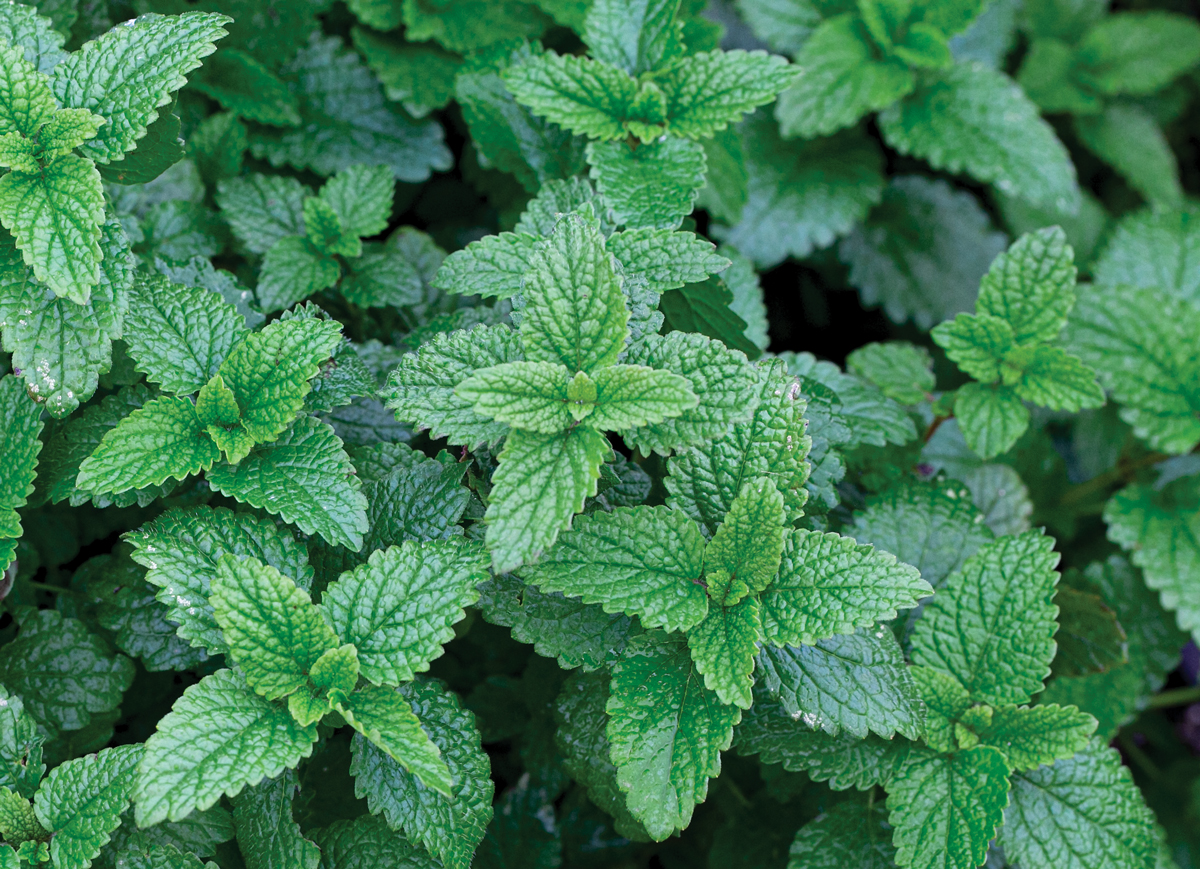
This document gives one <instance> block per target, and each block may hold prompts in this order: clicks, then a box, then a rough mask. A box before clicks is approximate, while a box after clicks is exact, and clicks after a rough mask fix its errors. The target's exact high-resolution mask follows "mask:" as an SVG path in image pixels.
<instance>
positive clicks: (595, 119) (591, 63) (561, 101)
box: [500, 52, 661, 139]
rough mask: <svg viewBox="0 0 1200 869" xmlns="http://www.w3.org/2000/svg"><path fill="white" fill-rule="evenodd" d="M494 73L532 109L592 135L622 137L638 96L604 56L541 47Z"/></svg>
mask: <svg viewBox="0 0 1200 869" xmlns="http://www.w3.org/2000/svg"><path fill="white" fill-rule="evenodd" d="M500 77H501V78H502V79H503V80H504V84H505V86H506V87H507V88H508V89H509V91H511V92H512V94H513V96H515V97H516V98H517V101H518V102H520V103H521V104H522V105H525V106H528V107H529V108H530V109H532V110H533V113H534V114H536V115H541V116H543V117H545V118H546V119H547V120H549V121H551V122H553V123H555V124H558V125H559V126H561V127H565V128H566V129H568V130H570V131H571V132H572V133H575V134H576V135H579V136H587V137H589V138H595V139H620V138H622V137H624V136H625V135H626V124H625V120H626V118H627V117H628V116H630V115H631V113H632V112H633V111H634V108H635V104H636V101H637V99H638V83H637V81H636V80H635V79H633V78H631V77H630V76H628V75H626V74H625V73H624V72H622V71H621V70H619V69H617V68H616V67H614V66H612V65H611V64H609V63H605V62H604V61H600V60H590V59H588V58H583V57H575V56H573V55H558V54H555V53H553V52H547V53H546V54H543V55H540V56H537V57H532V58H530V59H529V60H527V61H525V62H524V63H521V64H517V65H515V66H510V67H508V68H507V69H506V70H504V72H502V73H501V74H500ZM660 120H661V119H660Z"/></svg>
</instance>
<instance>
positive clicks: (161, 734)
mask: <svg viewBox="0 0 1200 869" xmlns="http://www.w3.org/2000/svg"><path fill="white" fill-rule="evenodd" d="M316 741H317V729H316V727H314V726H311V725H310V726H309V727H301V726H300V725H299V724H297V723H296V722H295V721H294V720H293V719H292V716H291V715H289V714H288V711H287V707H286V706H284V705H282V704H275V703H270V702H268V701H266V700H264V699H263V698H261V697H259V696H258V695H257V694H255V693H254V692H253V691H251V690H250V688H249V686H247V685H246V683H245V681H244V680H243V679H242V678H241V677H240V676H238V675H237V674H236V673H234V672H233V671H232V670H218V671H217V672H215V673H213V674H212V675H210V676H205V677H204V678H203V679H201V680H200V683H199V684H197V685H193V686H192V687H190V688H188V689H187V690H186V691H184V692H183V696H182V697H180V698H179V699H178V700H176V701H175V705H174V706H172V707H171V711H170V712H169V713H168V714H167V715H166V716H165V717H164V718H163V719H162V720H161V721H159V722H158V729H157V730H156V731H155V733H154V734H153V735H152V736H151V737H150V738H149V739H148V740H146V751H145V754H144V755H143V756H142V761H141V765H140V767H139V770H138V778H137V783H136V785H135V786H134V796H133V803H134V809H135V817H136V818H137V823H138V826H141V827H146V826H150V825H152V824H156V823H159V822H160V821H164V820H172V821H178V820H181V819H183V818H185V817H187V816H188V815H189V814H191V812H192V811H194V810H196V809H201V810H203V809H207V808H208V807H209V806H211V805H213V804H214V803H216V801H217V800H219V799H220V798H221V795H222V794H226V795H228V796H236V795H237V794H239V793H240V792H241V790H242V788H244V787H245V786H246V785H248V784H249V785H253V784H257V783H258V782H260V781H262V780H263V779H264V778H273V777H275V776H277V775H279V773H280V772H282V771H283V770H284V769H290V768H293V767H295V766H296V765H297V764H298V763H299V762H300V759H301V758H304V757H308V756H309V755H310V754H312V747H313V744H314V743H315V742H316Z"/></svg>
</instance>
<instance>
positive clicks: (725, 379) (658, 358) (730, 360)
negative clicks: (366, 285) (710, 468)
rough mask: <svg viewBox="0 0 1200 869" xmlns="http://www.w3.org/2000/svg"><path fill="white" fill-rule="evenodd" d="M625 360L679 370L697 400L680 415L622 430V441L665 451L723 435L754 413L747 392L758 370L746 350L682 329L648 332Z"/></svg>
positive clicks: (659, 451)
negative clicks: (748, 404)
mask: <svg viewBox="0 0 1200 869" xmlns="http://www.w3.org/2000/svg"><path fill="white" fill-rule="evenodd" d="M625 363H626V364H628V365H642V366H645V367H648V368H656V369H659V370H663V371H669V372H671V373H673V374H678V375H679V376H681V377H683V378H684V379H686V380H688V381H689V382H690V383H691V389H692V393H693V394H694V395H695V396H696V397H697V398H698V399H699V404H698V405H696V406H695V407H694V408H693V409H691V410H688V411H685V412H683V413H681V414H680V415H679V416H676V417H672V418H670V419H665V420H663V421H662V422H659V423H656V424H654V425H649V426H644V427H640V428H635V429H628V430H625V431H622V432H621V437H622V439H623V440H624V441H625V443H626V444H628V445H629V446H630V447H632V448H634V449H637V450H640V451H641V452H643V453H650V452H651V451H653V452H657V453H659V454H660V455H665V454H667V453H668V452H670V451H671V450H673V449H678V448H680V447H683V446H688V445H695V444H701V443H703V442H704V441H707V440H709V439H711V438H715V437H718V436H720V435H722V434H724V433H725V431H726V429H727V428H728V426H729V425H730V424H732V423H740V422H748V421H749V420H750V417H751V415H752V413H753V408H752V407H748V406H747V403H746V395H747V394H749V393H751V392H752V391H753V390H754V388H755V385H756V383H757V380H758V376H757V373H756V371H755V369H754V368H752V367H751V366H750V364H749V363H748V362H747V361H746V357H745V355H744V354H742V353H740V352H738V351H736V350H729V349H727V348H726V347H725V345H723V344H721V343H720V342H719V341H713V340H712V339H710V338H706V337H705V336H703V335H695V334H688V333H685V332H672V333H670V334H669V335H664V336H659V335H652V336H651V335H648V336H646V337H645V338H643V339H642V340H641V341H639V342H637V343H636V344H634V345H632V346H631V347H630V348H629V352H628V354H627V356H626V357H625Z"/></svg>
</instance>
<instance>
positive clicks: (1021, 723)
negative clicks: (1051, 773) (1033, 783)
mask: <svg viewBox="0 0 1200 869" xmlns="http://www.w3.org/2000/svg"><path fill="white" fill-rule="evenodd" d="M989 711H990V715H989V716H988V720H987V722H986V724H985V725H983V726H977V727H975V728H974V731H975V735H976V736H978V738H979V740H980V741H981V742H982V743H983V744H984V745H991V746H993V747H995V748H998V749H1000V750H1001V751H1002V752H1004V758H1005V760H1007V761H1008V766H1009V769H1011V770H1013V771H1022V770H1032V769H1036V768H1037V767H1039V766H1041V765H1043V764H1052V763H1054V762H1055V761H1057V760H1065V759H1067V758H1069V757H1073V756H1074V755H1075V754H1076V753H1077V752H1079V751H1082V750H1083V749H1084V748H1086V747H1087V744H1088V742H1089V740H1090V737H1091V735H1092V733H1093V732H1094V731H1095V729H1096V719H1095V718H1093V717H1092V716H1090V715H1088V714H1087V713H1086V712H1080V711H1079V710H1078V709H1075V708H1074V707H1072V706H1057V705H1055V704H1053V703H1051V704H1044V705H1038V706H1001V707H999V708H997V709H994V710H989Z"/></svg>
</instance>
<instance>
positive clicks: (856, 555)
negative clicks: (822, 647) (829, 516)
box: [762, 530, 932, 646]
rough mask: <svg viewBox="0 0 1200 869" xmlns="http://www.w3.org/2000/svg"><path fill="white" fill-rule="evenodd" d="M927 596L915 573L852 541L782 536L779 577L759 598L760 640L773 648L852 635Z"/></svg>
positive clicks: (808, 534)
mask: <svg viewBox="0 0 1200 869" xmlns="http://www.w3.org/2000/svg"><path fill="white" fill-rule="evenodd" d="M930 593H932V588H931V587H930V585H929V584H928V583H927V582H925V580H923V579H921V575H920V574H919V573H918V572H917V570H916V568H914V567H910V566H909V565H907V564H899V563H897V561H896V558H895V556H894V555H890V554H888V553H886V552H878V551H876V550H874V549H872V548H871V547H870V546H862V545H859V544H856V543H855V542H854V540H853V538H850V537H842V536H840V535H838V534H822V533H820V532H815V531H805V530H787V531H785V532H784V537H783V560H782V562H781V563H780V566H779V575H778V576H777V577H776V579H775V581H774V582H773V583H772V584H771V585H770V586H768V587H767V588H766V590H765V591H763V593H762V605H763V635H764V637H765V639H766V641H767V642H769V643H771V644H772V645H775V646H786V645H790V646H799V645H811V644H812V643H815V642H816V641H818V640H822V639H825V638H826V637H832V636H836V635H838V634H849V633H853V632H854V631H855V630H857V629H858V628H866V627H870V626H872V625H874V624H875V622H877V621H882V620H885V619H890V618H894V617H895V615H896V612H897V610H900V609H907V608H909V607H912V606H916V604H917V602H918V601H919V600H920V599H921V598H922V597H924V596H926V595H928V594H930Z"/></svg>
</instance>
